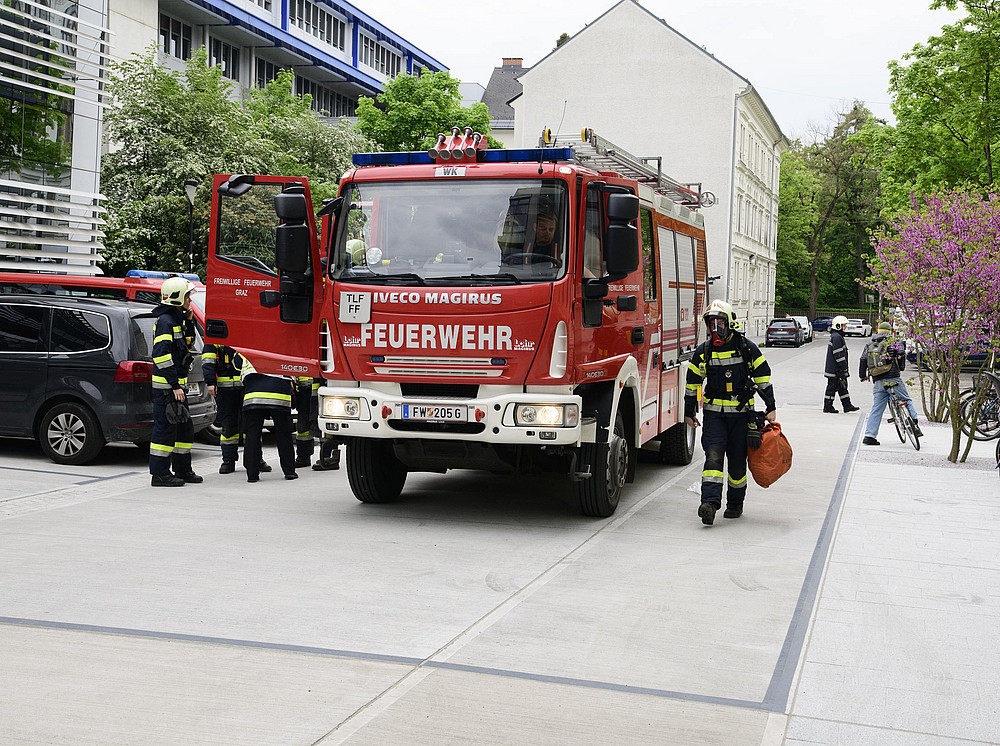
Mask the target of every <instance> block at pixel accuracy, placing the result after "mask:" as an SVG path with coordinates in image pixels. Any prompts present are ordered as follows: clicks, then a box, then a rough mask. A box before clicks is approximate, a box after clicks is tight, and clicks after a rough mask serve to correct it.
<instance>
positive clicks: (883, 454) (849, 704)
mask: <svg viewBox="0 0 1000 746" xmlns="http://www.w3.org/2000/svg"><path fill="white" fill-rule="evenodd" d="M864 414H866V413H864V412H863V413H862V415H864ZM863 421H864V417H862V418H861V422H863ZM922 428H923V430H924V433H925V437H924V438H923V439H922V440H921V450H920V452H919V453H918V452H916V451H914V449H913V448H912V447H911V446H910V444H909V443H906V444H901V443H900V442H899V441H898V439H897V438H896V434H895V431H894V430H893V428H892V426H891V425H889V424H883V426H882V429H881V432H880V434H879V440H880V441H881V443H882V445H881V446H879V447H873V446H863V445H862V446H856V449H857V450H856V458H855V459H854V460H853V469H852V471H851V474H850V478H849V484H848V486H847V489H846V491H845V494H844V497H843V505H842V507H841V510H840V515H839V519H838V522H837V527H836V531H835V535H834V539H833V545H832V551H831V553H830V556H829V559H828V562H827V564H826V570H825V573H824V577H823V580H822V584H821V587H820V591H819V598H818V602H817V604H816V607H815V611H814V615H813V622H812V625H811V628H810V630H809V634H808V637H807V640H806V644H805V647H804V650H803V655H802V661H801V665H800V675H799V679H798V682H797V685H796V687H795V694H794V697H793V700H792V702H791V703H790V712H791V715H790V718H789V722H788V725H787V739H786V741H785V743H787V744H887V745H890V744H891V745H893V746H895V745H897V744H898V745H899V746H903V745H904V744H905V745H906V746H913V745H914V744H926V745H927V746H932V745H933V746H944V744H955V743H958V742H959V740H958V739H967V740H961V741H960V742H961V743H989V744H995V743H1000V706H998V693H1000V645H998V643H1000V552H998V547H1000V475H998V473H997V471H996V470H995V469H994V468H993V467H994V461H993V450H994V447H995V443H994V442H989V443H976V444H974V446H973V451H972V454H971V456H970V459H969V461H968V463H966V464H955V465H953V464H950V463H949V462H948V461H947V460H946V455H947V453H948V451H949V450H950V447H951V428H950V426H948V425H938V424H933V423H927V422H923V423H922ZM859 436H860V432H859Z"/></svg>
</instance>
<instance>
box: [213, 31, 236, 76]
mask: <svg viewBox="0 0 1000 746" xmlns="http://www.w3.org/2000/svg"><path fill="white" fill-rule="evenodd" d="M211 46H212V53H211V55H210V56H209V58H208V64H209V65H211V66H212V67H219V68H221V69H222V75H223V77H226V78H229V79H230V80H235V81H239V79H240V50H239V47H233V46H230V45H229V44H226V42H224V41H221V40H219V39H212V44H211Z"/></svg>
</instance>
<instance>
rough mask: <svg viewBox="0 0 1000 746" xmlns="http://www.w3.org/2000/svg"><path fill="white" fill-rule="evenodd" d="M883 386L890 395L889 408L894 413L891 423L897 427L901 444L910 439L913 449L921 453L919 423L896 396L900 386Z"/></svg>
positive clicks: (895, 384)
mask: <svg viewBox="0 0 1000 746" xmlns="http://www.w3.org/2000/svg"><path fill="white" fill-rule="evenodd" d="M882 385H883V386H884V387H885V393H886V394H888V395H889V403H888V405H887V408H888V409H889V411H890V412H891V413H892V418H891V421H892V424H893V425H895V426H896V435H898V436H899V442H900V443H905V442H906V439H907V438H909V439H910V442H911V443H912V444H913V447H914V448H916V449H917V450H918V451H919V450H920V438H919V437H918V436H917V423H916V422H914V420H913V416H912V415H911V414H910V410H909V409H907V407H906V402H905V401H904V400H903V399H901V398H900V397H899V396H897V395H896V386H898V385H899V384H898V383H897V382H896V381H885V382H884V383H883V384H882Z"/></svg>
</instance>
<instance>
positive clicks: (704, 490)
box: [684, 300, 776, 526]
mask: <svg viewBox="0 0 1000 746" xmlns="http://www.w3.org/2000/svg"><path fill="white" fill-rule="evenodd" d="M702 318H703V319H704V320H705V325H706V326H707V327H708V338H707V339H706V340H705V341H704V342H703V343H702V344H701V345H699V346H698V349H696V350H695V352H694V355H693V356H692V358H691V361H690V363H689V364H688V371H687V387H686V389H685V394H684V421H685V422H686V423H687V424H688V425H689V426H690V427H698V425H699V424H701V423H699V421H698V390H699V389H700V388H701V386H702V383H703V382H704V385H705V391H704V418H705V429H704V430H703V431H702V434H701V445H702V448H704V450H705V469H704V471H702V473H701V504H700V505H699V506H698V516H699V517H700V518H701V522H702V523H704V524H705V525H706V526H711V525H712V523H714V522H715V513H716V511H717V510H719V508H721V507H722V487H723V483H724V482H725V481H727V472H728V483H729V488H728V492H727V493H726V512H725V513H724V514H723V515H724V516H725V517H726V518H739V517H740V516H741V515H743V500H744V498H745V497H746V492H747V438H748V433H750V432H753V433H754V434H755V437H756V443H757V445H759V443H760V432H761V424H762V423H761V420H763V419H766V420H767V421H768V422H774V420H775V417H776V415H775V405H774V391H773V390H772V389H771V368H770V366H769V365H768V364H767V360H765V359H764V356H763V355H762V354H761V352H760V349H759V348H758V347H757V345H755V344H754V343H753V342H751V341H750V340H749V339H747V338H746V337H745V336H744V335H743V334H742V333H740V332H738V331H735V329H734V327H735V326H736V324H737V321H736V314H735V312H734V311H733V307H732V306H731V305H729V304H728V303H726V302H725V301H721V300H716V301H712V303H711V304H710V305H709V306H708V308H706V309H705V313H704V314H702ZM755 394H759V395H760V397H761V399H763V400H764V406H765V410H764V414H763V416H760V415H759V414H758V413H756V412H754V409H753V404H754V395H755ZM749 420H753V422H752V423H749V425H751V426H752V429H751V427H749V426H748V421H749ZM727 461H728V464H726V462H727Z"/></svg>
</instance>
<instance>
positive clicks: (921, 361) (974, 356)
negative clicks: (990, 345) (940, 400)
mask: <svg viewBox="0 0 1000 746" xmlns="http://www.w3.org/2000/svg"><path fill="white" fill-rule="evenodd" d="M991 355H992V353H990V352H986V351H985V350H981V351H978V352H968V350H966V353H965V359H964V360H962V368H961V370H962V372H964V373H975V372H977V371H980V370H982V369H983V366H984V365H987V363H989V365H994V364H995V362H996V360H995V359H990V358H991ZM906 362H907V363H908V364H910V365H914V366H920V367H921V368H923V369H924V370H929V369H930V367H931V365H930V362H931V360H930V359H929V358H927V357H925V356H923V355H921V354H920V351H919V350H918V349H917V347H916V345H914V344H911V345H909V347H908V348H907V352H906ZM986 369H987V370H989V369H990V368H989V367H987V368H986Z"/></svg>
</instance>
